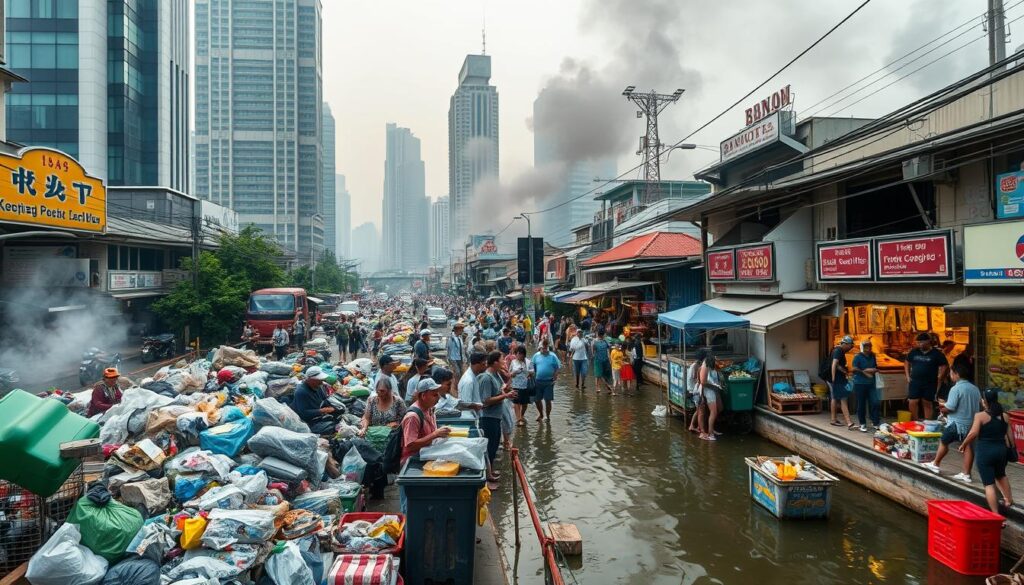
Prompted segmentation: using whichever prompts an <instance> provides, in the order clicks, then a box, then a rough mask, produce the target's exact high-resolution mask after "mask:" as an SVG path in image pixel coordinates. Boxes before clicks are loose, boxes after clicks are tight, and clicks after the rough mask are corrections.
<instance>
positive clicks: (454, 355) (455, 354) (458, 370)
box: [446, 322, 466, 377]
mask: <svg viewBox="0 0 1024 585" xmlns="http://www.w3.org/2000/svg"><path fill="white" fill-rule="evenodd" d="M465 328H466V326H465V325H463V324H462V323H461V322H459V323H456V324H455V325H452V334H451V335H449V336H448V345H447V348H446V349H447V350H448V361H449V362H451V364H452V367H453V368H454V369H455V375H456V376H458V377H462V357H463V353H464V351H465V350H464V349H463V345H462V331H463V329H465Z"/></svg>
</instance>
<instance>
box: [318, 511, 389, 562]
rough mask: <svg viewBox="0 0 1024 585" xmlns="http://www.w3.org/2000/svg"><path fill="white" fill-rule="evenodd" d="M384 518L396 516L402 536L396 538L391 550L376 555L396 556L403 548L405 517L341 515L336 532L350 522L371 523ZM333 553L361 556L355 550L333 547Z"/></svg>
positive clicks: (373, 514) (382, 513) (356, 513)
mask: <svg viewBox="0 0 1024 585" xmlns="http://www.w3.org/2000/svg"><path fill="white" fill-rule="evenodd" d="M384 516H398V521H399V522H400V523H401V524H402V535H401V536H399V537H398V543H397V544H396V545H395V546H394V547H393V548H386V549H383V550H380V551H377V554H382V555H395V556H398V555H400V554H402V548H403V547H404V546H405V532H406V530H405V516H403V515H401V514H396V513H391V512H350V513H348V514H342V515H341V520H338V532H341V530H342V528H344V527H345V525H346V524H349V523H350V522H356V521H358V520H365V521H366V522H371V523H373V522H376V521H377V520H380V519H381V518H382V517H384ZM334 552H336V553H340V554H363V553H361V552H360V551H357V550H345V549H343V548H341V547H335V550H334Z"/></svg>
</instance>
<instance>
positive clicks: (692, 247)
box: [583, 232, 701, 266]
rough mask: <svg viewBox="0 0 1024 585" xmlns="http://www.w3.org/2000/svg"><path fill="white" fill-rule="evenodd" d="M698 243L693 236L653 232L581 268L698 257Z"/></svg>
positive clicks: (699, 251) (596, 257)
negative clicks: (659, 259) (629, 261)
mask: <svg viewBox="0 0 1024 585" xmlns="http://www.w3.org/2000/svg"><path fill="white" fill-rule="evenodd" d="M700 255H701V245H700V241H699V240H697V239H696V238H694V237H693V236H688V235H686V234H678V233H673V232H655V233H653V234H646V235H643V236H637V237H635V238H633V239H631V240H629V241H627V242H625V243H623V244H619V245H618V246H615V247H614V248H612V249H611V250H607V251H605V252H602V253H601V254H598V255H597V256H594V257H593V258H590V259H589V260H586V261H584V262H583V266H598V265H600V264H611V263H613V262H622V261H624V260H650V259H657V258H666V259H668V258H686V257H689V256H700Z"/></svg>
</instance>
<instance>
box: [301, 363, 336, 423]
mask: <svg viewBox="0 0 1024 585" xmlns="http://www.w3.org/2000/svg"><path fill="white" fill-rule="evenodd" d="M326 379H327V374H326V373H324V371H323V370H322V369H320V366H313V367H311V368H309V369H308V370H306V379H305V380H303V381H302V382H299V385H298V386H296V387H295V397H294V398H293V399H292V404H291V406H292V410H294V411H295V413H296V414H298V415H299V418H301V419H302V422H304V423H306V424H307V425H309V430H310V432H312V433H315V434H317V435H324V434H328V433H332V432H334V418H333V416H332V415H334V414H335V412H336V411H335V408H334V407H333V406H328V405H326V402H327V392H326V391H325V390H324V387H323V386H324V380H326Z"/></svg>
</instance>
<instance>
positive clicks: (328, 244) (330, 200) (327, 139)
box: [322, 102, 339, 257]
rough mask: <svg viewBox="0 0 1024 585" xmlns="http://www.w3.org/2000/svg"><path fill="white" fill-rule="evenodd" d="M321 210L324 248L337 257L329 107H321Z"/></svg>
mask: <svg viewBox="0 0 1024 585" xmlns="http://www.w3.org/2000/svg"><path fill="white" fill-rule="evenodd" d="M323 108H324V111H323V129H322V136H323V147H322V152H323V170H322V173H323V175H322V176H323V196H324V201H323V210H324V247H325V248H326V249H328V250H330V251H331V253H333V254H334V255H335V257H338V255H339V251H338V205H337V202H336V197H337V194H336V191H335V183H334V182H335V174H334V136H335V125H334V115H333V114H332V113H331V106H330V105H328V104H327V102H324V105H323Z"/></svg>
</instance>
